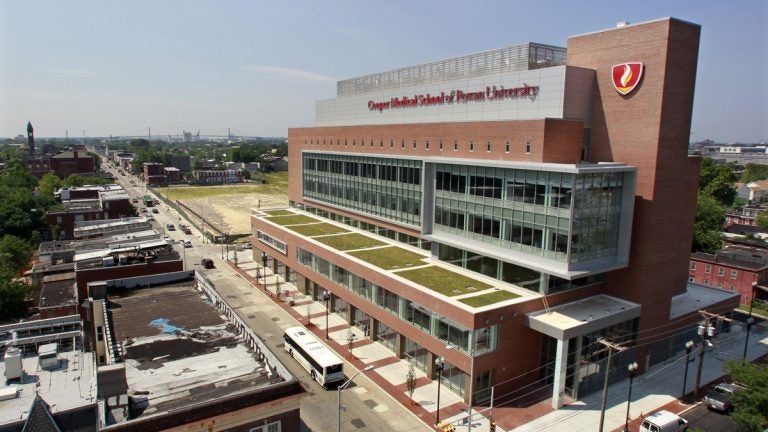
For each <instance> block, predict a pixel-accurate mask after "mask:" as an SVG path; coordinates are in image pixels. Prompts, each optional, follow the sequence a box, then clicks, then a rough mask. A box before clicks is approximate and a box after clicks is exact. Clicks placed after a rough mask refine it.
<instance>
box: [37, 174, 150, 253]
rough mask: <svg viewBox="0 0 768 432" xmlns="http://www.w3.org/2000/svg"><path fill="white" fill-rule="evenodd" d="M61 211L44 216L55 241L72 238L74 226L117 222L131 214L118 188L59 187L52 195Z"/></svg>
mask: <svg viewBox="0 0 768 432" xmlns="http://www.w3.org/2000/svg"><path fill="white" fill-rule="evenodd" d="M56 197H57V198H58V199H59V201H61V204H62V206H63V207H64V209H63V210H57V211H51V212H48V213H47V214H46V216H45V217H46V220H47V222H48V225H49V226H50V227H52V230H53V231H54V232H53V233H52V234H53V237H54V238H56V239H58V240H68V239H73V238H74V232H75V226H76V224H77V223H80V222H87V221H104V220H108V219H120V218H125V217H130V216H133V215H134V214H135V209H134V207H133V206H132V205H131V201H130V198H129V197H128V194H127V193H126V192H125V190H123V188H122V187H120V186H118V185H99V186H83V187H77V188H63V189H60V190H59V191H57V192H56Z"/></svg>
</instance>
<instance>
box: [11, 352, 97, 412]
mask: <svg viewBox="0 0 768 432" xmlns="http://www.w3.org/2000/svg"><path fill="white" fill-rule="evenodd" d="M57 356H58V359H59V365H58V367H55V368H45V369H43V368H41V367H40V364H39V357H38V356H37V355H33V356H26V357H23V358H22V367H23V368H24V372H25V374H26V375H25V377H24V379H23V380H21V381H12V382H10V383H6V381H5V379H4V378H5V366H6V365H5V361H2V362H0V376H2V377H3V379H0V391H3V390H6V389H13V388H15V389H16V390H17V392H16V394H17V396H16V397H15V398H14V399H9V400H4V401H0V425H6V424H9V423H15V422H18V421H22V420H24V419H26V418H27V415H28V414H29V413H28V410H29V408H30V407H31V406H32V401H33V400H34V398H35V395H36V394H39V395H40V396H41V397H42V398H43V400H45V402H46V403H48V405H49V406H50V410H51V413H52V414H56V413H58V412H63V411H68V410H71V409H75V408H80V407H83V406H87V405H90V404H95V403H96V370H95V364H96V362H95V360H94V358H93V353H92V352H84V351H80V350H79V349H78V350H75V351H72V350H69V351H59V353H58V354H57ZM10 391H12V390H10Z"/></svg>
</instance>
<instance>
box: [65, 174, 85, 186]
mask: <svg viewBox="0 0 768 432" xmlns="http://www.w3.org/2000/svg"><path fill="white" fill-rule="evenodd" d="M63 183H64V186H67V187H80V186H82V185H84V184H85V179H84V178H83V176H81V175H80V174H70V175H69V176H68V177H67V178H65V179H64V182H63Z"/></svg>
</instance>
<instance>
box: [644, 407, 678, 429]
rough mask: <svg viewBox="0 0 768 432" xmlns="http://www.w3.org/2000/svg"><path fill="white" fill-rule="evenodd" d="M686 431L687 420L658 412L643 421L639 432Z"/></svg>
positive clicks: (669, 413)
mask: <svg viewBox="0 0 768 432" xmlns="http://www.w3.org/2000/svg"><path fill="white" fill-rule="evenodd" d="M687 429H688V420H686V419H684V418H682V417H680V416H679V415H677V414H673V413H671V412H669V411H659V412H657V413H654V414H651V415H649V416H648V417H646V418H645V420H643V423H642V424H641V425H640V432H680V431H684V430H687Z"/></svg>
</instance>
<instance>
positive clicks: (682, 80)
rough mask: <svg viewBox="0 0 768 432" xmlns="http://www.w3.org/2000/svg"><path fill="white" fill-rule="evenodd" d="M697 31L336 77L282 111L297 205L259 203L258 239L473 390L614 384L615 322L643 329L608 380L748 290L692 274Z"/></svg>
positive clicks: (317, 287) (580, 390)
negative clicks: (295, 114) (302, 111)
mask: <svg viewBox="0 0 768 432" xmlns="http://www.w3.org/2000/svg"><path fill="white" fill-rule="evenodd" d="M699 33H700V27H699V26H698V25H695V24H691V23H688V22H685V21H681V20H678V19H673V18H666V19H660V20H656V21H651V22H647V23H642V24H637V25H621V26H619V27H618V28H614V29H610V30H605V31H598V32H594V33H589V34H585V35H580V36H574V37H571V38H569V39H568V46H567V49H566V48H561V47H556V46H550V45H543V44H537V43H526V44H522V45H515V46H510V47H506V48H501V49H494V50H490V51H485V52H481V53H476V54H470V55H465V56H461V57H456V58H451V59H447V60H439V61H435V62H432V63H426V64H421V65H416V66H409V67H404V68H401V69H396V70H391V71H387V72H382V73H375V74H372V75H367V76H362V77H357V78H352V79H348V80H344V81H340V82H339V83H338V84H337V97H336V98H334V99H330V100H323V101H319V102H317V104H316V126H314V127H307V128H295V129H290V130H289V132H288V137H289V138H288V140H289V149H290V154H291V158H290V159H289V164H290V165H289V172H290V173H291V175H290V176H289V199H290V203H291V208H289V209H275V210H267V211H259V212H256V213H254V215H253V217H252V225H253V230H254V240H255V241H254V247H255V248H257V250H256V251H255V252H254V253H256V254H262V253H264V254H266V256H265V262H266V264H267V265H269V266H271V267H272V269H273V270H274V271H275V272H277V273H278V274H280V275H281V276H283V277H284V278H285V279H286V280H289V281H292V282H294V284H296V286H297V287H299V289H300V290H301V291H304V292H305V293H307V294H309V295H311V296H312V297H313V298H314V299H327V300H326V301H328V304H329V307H330V308H331V310H332V311H334V312H335V313H337V314H339V315H341V316H343V317H345V318H346V319H347V320H348V322H349V323H350V324H352V325H356V326H359V327H361V328H363V329H364V330H365V331H366V334H369V336H370V338H371V339H374V340H377V341H379V342H381V343H382V344H383V345H385V346H387V347H389V348H390V349H391V350H392V351H393V353H394V354H395V355H396V356H398V357H401V358H407V359H408V360H409V361H410V362H411V363H412V364H414V365H415V366H416V367H418V368H421V369H423V370H424V371H425V372H426V374H427V376H428V377H430V378H433V379H435V378H437V375H436V374H437V371H436V368H435V360H436V359H438V358H443V359H444V361H445V366H444V368H442V377H443V383H444V384H445V383H447V385H448V386H449V387H451V388H452V389H453V390H454V391H455V392H456V393H458V394H460V395H461V396H463V398H464V400H465V401H467V402H469V401H470V399H471V403H473V404H479V403H487V402H488V401H489V399H490V397H491V394H492V389H493V390H494V394H495V395H496V400H495V403H496V406H501V405H504V404H508V403H513V402H510V401H511V400H513V399H515V397H513V396H514V395H520V394H526V393H529V392H531V391H532V389H535V390H536V391H539V392H540V391H544V390H546V389H549V391H551V395H552V405H553V406H554V407H560V406H562V405H563V404H564V403H565V401H566V398H569V399H577V398H578V397H579V395H584V394H586V393H589V392H593V391H596V390H598V389H601V388H602V386H603V380H604V378H605V371H606V369H607V367H606V358H607V357H608V352H609V349H608V348H607V347H606V346H605V345H603V344H602V342H601V341H610V342H613V343H616V344H621V345H623V346H625V347H628V348H629V349H627V350H624V351H623V352H621V353H620V354H617V355H616V356H614V369H613V370H612V372H611V380H612V381H615V380H619V379H623V378H624V377H626V375H627V372H626V370H627V368H626V366H627V364H628V363H629V362H632V361H637V362H638V363H639V364H640V368H641V370H644V369H645V368H647V367H649V366H651V365H653V364H656V363H658V362H661V361H663V360H664V359H665V358H668V357H669V356H671V355H673V354H674V353H675V352H677V351H679V350H682V349H683V346H684V343H685V341H686V340H688V338H690V337H692V336H693V335H695V323H696V322H698V321H699V320H700V319H701V315H700V314H699V310H702V309H705V310H707V311H710V312H713V313H718V312H720V313H728V311H730V310H731V309H732V308H733V307H735V306H736V305H737V304H738V296H736V295H735V294H731V293H728V292H727V291H719V290H716V289H711V288H708V287H702V286H697V285H695V284H688V283H687V279H688V260H689V255H690V253H689V252H690V245H691V240H692V231H693V221H694V216H695V210H696V191H697V185H698V173H699V164H700V159H699V157H689V156H688V137H689V136H690V122H691V108H692V102H693V94H694V83H695V77H696V66H697V56H698V44H699ZM661 221H663V223H661ZM670 326H673V327H670ZM670 328H676V329H677V331H674V332H670ZM670 334H672V335H673V336H669V335H670ZM640 340H642V343H639V341H640ZM469 395H472V398H470V396H469Z"/></svg>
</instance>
